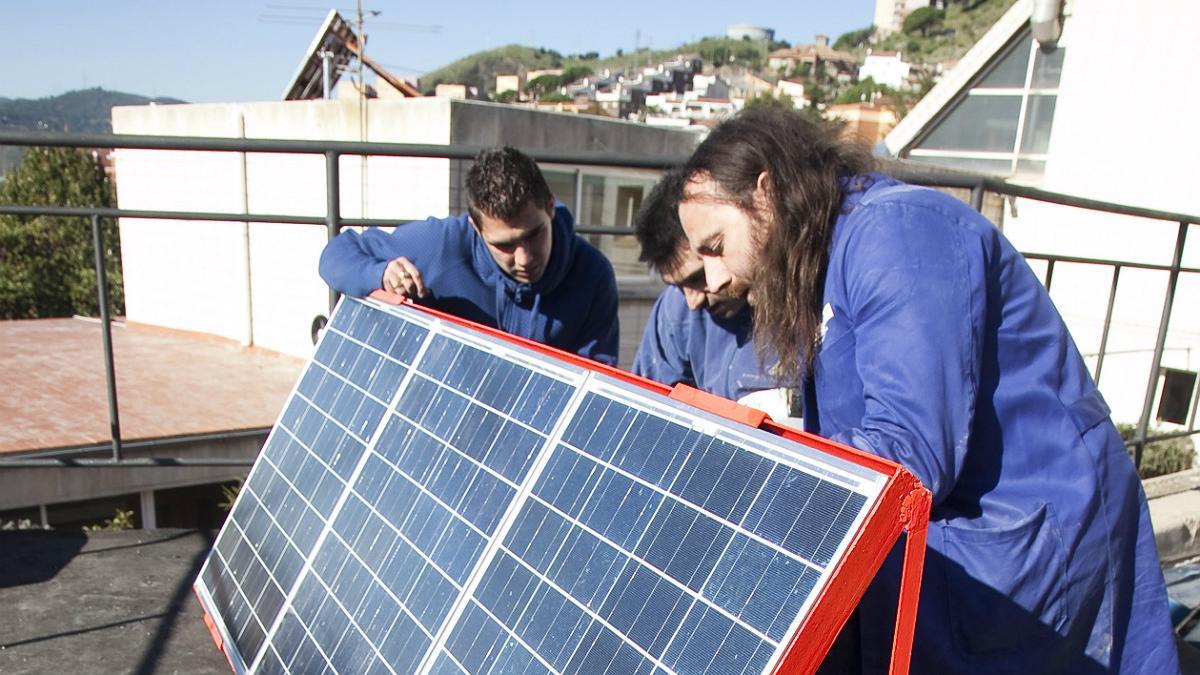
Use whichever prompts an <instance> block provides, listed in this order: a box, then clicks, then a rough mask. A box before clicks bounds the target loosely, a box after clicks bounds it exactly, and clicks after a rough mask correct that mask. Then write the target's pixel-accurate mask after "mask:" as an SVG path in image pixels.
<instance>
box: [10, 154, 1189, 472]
mask: <svg viewBox="0 0 1200 675" xmlns="http://www.w3.org/2000/svg"><path fill="white" fill-rule="evenodd" d="M0 145H14V146H42V147H73V148H105V149H110V148H111V149H143V150H188V151H206V152H237V153H275V154H279V153H283V154H306V155H321V156H324V158H325V178H326V213H325V216H324V217H315V216H292V215H280V214H260V213H213V212H196V211H151V210H134V209H120V208H90V207H59V206H23V205H3V204H0V214H13V215H27V216H67V217H79V218H88V219H90V221H91V225H92V237H93V245H94V247H95V251H96V255H95V271H96V281H97V289H98V290H97V292H98V295H99V298H100V302H99V305H100V314H101V316H100V319H101V323H102V327H103V330H102V335H103V345H102V348H103V353H104V360H105V377H106V382H107V388H108V408H109V419H110V426H111V434H112V439H111V443H109V444H105V445H103V446H88V447H80V448H69V449H61V450H57V451H55V453H54V454H55V455H58V456H54V457H39V458H18V459H6V460H0V468H9V467H72V466H73V467H96V466H127V467H156V466H157V467H161V466H230V465H236V466H243V465H244V466H248V465H250V464H251V463H252V460H248V459H247V460H239V459H226V458H201V457H195V458H186V459H185V458H155V457H147V458H131V459H127V458H124V457H123V454H122V452H123V444H122V440H121V430H120V417H119V410H118V406H117V390H116V378H115V365H114V361H113V353H112V332H111V317H110V316H109V315H108V314H109V312H108V302H107V298H108V293H107V285H108V282H107V273H106V270H105V269H104V259H103V255H102V251H103V250H104V240H103V237H104V232H103V228H101V227H100V219H101V218H137V219H170V220H205V221H230V222H255V223H281V224H302V225H313V226H324V227H325V228H326V231H327V234H328V236H329V237H330V238H332V237H333V236H335V235H336V234H337V233H338V232H339V231H340V230H341V228H343V227H349V226H391V225H395V224H396V221H395V220H394V219H377V218H342V217H341V187H340V170H339V160H340V159H341V157H342V156H344V155H351V156H390V157H416V158H443V159H460V160H470V159H472V158H473V157H474V156H475V154H476V153H477V152H478V151H479V150H480V149H481V148H480V147H478V146H464V145H420V144H405V143H357V142H340V141H309V140H267V139H228V138H196V137H179V136H138V135H103V134H54V133H28V132H0ZM528 154H529V155H530V156H531V157H533V158H534V159H535V160H537V161H539V162H544V163H555V164H567V165H576V166H607V167H620V168H637V169H665V168H668V167H670V166H672V165H675V164H677V163H678V162H679V161H681V160H682V159H683V158H681V157H672V156H631V155H625V154H618V153H606V152H556V151H547V150H533V151H529V152H528ZM886 172H887V173H889V174H891V175H894V176H896V177H897V178H900V179H901V180H905V181H907V182H910V183H914V184H919V185H926V186H932V187H942V188H959V189H966V190H970V203H971V205H972V206H973V207H974V208H975V209H976V210H977V211H982V209H983V204H984V196H985V194H986V193H993V194H997V195H1001V196H1004V197H1012V198H1018V197H1019V198H1024V199H1031V200H1036V201H1040V202H1046V203H1051V204H1058V205H1062V206H1068V207H1074V208H1080V209H1086V210H1090V211H1098V212H1103V213H1111V214H1118V215H1127V216H1136V217H1140V218H1148V219H1152V220H1158V221H1166V222H1173V223H1176V224H1178V235H1177V237H1176V242H1175V248H1174V252H1173V256H1172V262H1171V264H1170V265H1153V264H1145V263H1136V262H1130V261H1120V260H1105V259H1092V258H1079V257H1071V256H1063V255H1052V254H1045V253H1024V255H1025V257H1026V258H1027V259H1030V260H1043V261H1045V262H1046V264H1047V273H1046V278H1045V280H1044V284H1045V286H1046V287H1047V289H1049V287H1050V285H1051V283H1052V281H1053V274H1054V268H1055V265H1056V264H1057V263H1074V264H1088V265H1102V266H1108V267H1111V268H1112V270H1113V272H1112V281H1111V285H1110V288H1109V295H1108V305H1107V312H1106V314H1105V318H1104V324H1103V333H1102V337H1101V341H1100V350H1099V354H1098V357H1097V363H1096V372H1095V375H1094V376H1095V378H1096V380H1097V381H1099V378H1100V374H1101V371H1102V367H1103V364H1104V357H1105V354H1106V351H1107V343H1108V336H1109V328H1110V326H1111V323H1112V315H1113V306H1114V300H1115V297H1116V291H1117V285H1118V280H1119V278H1120V273H1121V270H1122V269H1125V268H1137V269H1148V270H1157V271H1165V272H1167V273H1168V275H1169V276H1168V283H1167V290H1166V294H1165V297H1164V300H1163V306H1162V315H1161V319H1160V322H1159V326H1158V333H1157V339H1156V341H1155V346H1154V356H1153V359H1152V366H1151V370H1150V374H1149V381H1148V382H1147V386H1146V393H1145V398H1144V405H1143V409H1142V412H1141V416H1140V418H1139V421H1138V425H1137V430H1136V435H1135V437H1134V438H1133V439H1131V440H1130V441H1128V442H1127V445H1129V446H1132V448H1133V450H1134V461H1135V463H1136V464H1138V466H1139V467H1140V465H1141V459H1142V453H1143V450H1144V448H1145V446H1146V444H1147V443H1150V442H1153V441H1156V440H1162V439H1170V438H1177V437H1180V436H1189V435H1193V434H1195V433H1197V431H1196V429H1195V426H1194V422H1195V420H1194V416H1193V418H1192V421H1191V423H1190V424H1189V425H1188V428H1187V429H1186V430H1184V431H1179V432H1173V433H1167V434H1160V435H1156V436H1150V435H1148V429H1149V424H1150V417H1151V410H1152V408H1153V403H1154V395H1155V393H1156V392H1157V389H1158V380H1159V377H1160V370H1161V367H1162V357H1163V352H1164V349H1165V345H1166V338H1167V333H1168V328H1169V324H1170V318H1171V312H1172V309H1173V304H1174V299H1175V293H1176V289H1177V287H1178V282H1179V277H1180V274H1182V273H1200V269H1197V268H1190V267H1183V266H1182V260H1183V251H1184V245H1185V242H1186V238H1187V231H1188V227H1189V226H1190V225H1193V224H1197V223H1200V216H1193V215H1188V214H1181V213H1172V212H1168V211H1159V210H1155V209H1148V208H1141V207H1133V206H1126V205H1122V204H1115V203H1111V202H1104V201H1100V200H1094V199H1085V198H1081V197H1075V196H1071V195H1066V194H1061V193H1056V192H1051V191H1048V190H1041V189H1038V188H1031V187H1026V186H1021V185H1014V184H1011V183H1008V182H1006V181H1003V180H1001V179H998V178H992V177H984V176H976V175H968V174H962V173H955V172H947V171H942V170H937V169H935V168H932V167H931V168H929V169H928V170H926V169H915V168H913V167H912V166H911V165H902V164H899V163H897V164H896V165H894V166H888V167H887V168H886ZM576 231H577V232H579V233H581V234H595V235H607V236H630V235H632V234H633V230H632V229H630V228H627V227H626V228H622V227H604V226H596V225H580V226H578V227H576ZM336 300H337V294H336V292H334V291H332V290H331V291H330V307H332V306H333V304H334V303H335V302H336ZM267 431H269V429H267V428H263V429H249V430H238V431H232V432H224V433H219V434H205V435H197V436H195V439H198V440H202V439H215V438H223V437H226V436H229V437H231V438H232V437H246V436H248V435H255V434H265V433H266V432H267ZM192 439H193V437H176V438H171V439H146V440H140V441H136V442H134V443H130V444H128V446H129V447H132V446H137V447H140V448H150V449H153V448H155V447H163V446H167V445H177V444H179V443H180V442H186V441H188V440H192ZM107 449H111V457H110V458H109V459H79V458H78V455H80V454H87V453H90V452H96V451H98V450H101V451H102V450H107ZM68 455H69V456H68Z"/></svg>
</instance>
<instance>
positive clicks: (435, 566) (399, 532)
mask: <svg viewBox="0 0 1200 675" xmlns="http://www.w3.org/2000/svg"><path fill="white" fill-rule="evenodd" d="M406 478H407V476H406ZM351 489H353V488H351ZM355 496H356V497H358V500H359V501H360V502H362V503H363V505H365V506H366V507H367V509H368V510H369V511H370V512H371V514H372V515H375V516H377V517H378V518H379V520H381V521H382V522H383V523H384V524H385V525H387V526H388V527H389V528H391V530H392V531H393V532H395V533H396V536H397V537H399V538H400V539H401V540H403V541H404V543H405V544H407V545H408V546H409V548H411V549H412V550H413V551H415V552H416V553H417V555H419V556H420V557H421V560H423V561H424V562H426V563H428V565H429V566H430V567H432V568H433V569H434V570H435V571H437V572H438V573H439V574H441V575H442V577H444V578H445V579H446V581H448V582H450V584H451V585H453V586H454V588H455V590H457V591H460V592H461V591H462V586H461V585H460V584H459V583H458V582H457V581H455V580H454V577H453V576H452V575H451V574H450V572H449V571H448V570H444V569H442V568H441V567H440V566H439V565H438V564H437V563H436V562H434V560H433V558H431V557H430V556H429V555H428V554H427V553H426V552H425V551H424V550H423V549H421V547H419V546H417V544H416V542H414V541H412V540H411V539H409V538H408V536H406V535H405V534H404V532H403V531H402V530H400V529H399V528H398V527H396V526H395V525H394V524H393V523H392V520H391V519H389V518H388V517H386V516H384V515H383V514H382V513H380V512H379V511H378V510H377V509H376V508H375V506H374V505H373V504H371V503H370V502H368V501H367V500H365V499H363V498H362V497H361V496H359V495H357V494H356V495H355ZM446 510H448V511H451V513H453V511H452V510H450V509H446ZM406 515H412V512H411V511H410V512H408V514H406ZM468 524H469V523H468ZM335 534H338V533H337V532H336V531H335ZM444 534H445V531H444V530H443V535H444ZM480 535H481V536H482V537H483V538H484V539H488V536H487V535H486V534H483V533H480ZM338 538H339V539H342V537H341V535H340V534H339V535H338ZM342 540H343V541H345V539H342ZM438 541H439V542H440V541H441V539H440V538H439V539H438ZM431 548H436V546H433V547H431ZM360 562H363V563H364V564H365V561H362V560H361V557H360ZM368 569H370V567H369V566H368ZM372 575H373V576H376V578H379V577H378V576H377V575H374V572H372ZM389 592H390V590H389ZM397 600H399V598H397ZM430 637H432V635H430Z"/></svg>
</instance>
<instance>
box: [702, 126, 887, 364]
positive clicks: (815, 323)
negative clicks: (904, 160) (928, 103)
mask: <svg viewBox="0 0 1200 675" xmlns="http://www.w3.org/2000/svg"><path fill="white" fill-rule="evenodd" d="M874 168H875V161H874V160H873V158H872V157H871V155H870V153H869V152H868V150H867V149H866V148H864V147H862V146H858V145H854V144H852V143H849V142H846V141H842V140H840V139H839V138H838V135H837V128H836V127H834V126H833V125H831V124H827V123H823V122H820V121H813V120H809V119H806V118H805V117H803V116H801V115H800V114H799V113H795V112H787V111H781V110H765V109H762V108H754V109H749V110H746V111H744V112H742V113H740V114H738V115H737V116H736V117H733V118H731V119H729V120H727V121H725V122H723V123H722V124H720V125H719V126H718V127H717V128H716V129H714V130H713V132H712V133H711V134H710V135H709V136H708V138H707V139H706V140H705V141H704V142H703V143H701V144H700V147H698V148H697V149H696V151H695V153H694V154H693V155H692V157H691V158H690V159H689V160H688V162H687V164H686V165H684V168H683V174H684V178H685V180H688V181H690V180H694V179H696V178H698V177H702V176H705V175H707V176H708V177H711V178H712V179H713V180H714V182H715V183H716V184H717V186H718V188H719V191H720V192H721V193H723V194H722V195H721V197H722V198H723V199H725V200H727V201H728V203H730V204H733V205H735V206H737V207H738V208H739V209H741V210H742V212H743V213H746V214H747V215H749V216H751V219H752V221H753V222H754V225H753V228H754V229H753V233H752V237H753V239H752V242H753V245H754V247H755V249H756V259H757V264H756V269H757V272H756V274H755V286H754V294H755V304H754V331H755V343H756V349H757V351H758V354H759V358H760V360H761V361H762V362H764V363H769V362H770V361H771V360H772V359H773V358H774V357H776V356H777V357H778V358H779V366H778V367H777V371H776V375H778V376H779V377H780V378H781V379H783V380H785V381H796V379H797V378H798V377H799V376H801V375H803V374H805V373H807V372H808V371H809V370H810V369H811V367H812V362H813V358H814V355H815V353H816V346H817V342H818V336H819V332H818V331H819V329H820V325H821V298H822V295H823V293H824V288H823V287H824V280H825V269H826V266H827V264H828V262H829V246H830V243H831V241H832V239H833V226H834V223H835V221H836V220H837V216H838V214H839V212H840V210H841V206H842V201H843V200H844V199H845V197H846V195H847V193H849V192H850V191H851V190H853V189H856V188H855V187H854V186H855V185H856V184H857V181H856V178H857V177H859V176H861V175H863V174H865V173H867V172H869V171H871V170H872V169H874ZM763 172H766V174H767V180H766V192H767V204H766V208H765V209H763V210H765V213H764V212H762V210H760V209H759V208H757V207H756V205H755V203H754V193H755V190H756V188H757V186H758V177H759V175H760V174H762V173H763ZM685 199H686V196H685Z"/></svg>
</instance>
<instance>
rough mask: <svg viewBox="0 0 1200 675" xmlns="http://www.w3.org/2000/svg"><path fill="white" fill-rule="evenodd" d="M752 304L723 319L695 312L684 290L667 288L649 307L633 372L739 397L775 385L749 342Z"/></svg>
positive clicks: (667, 381) (634, 358)
mask: <svg viewBox="0 0 1200 675" xmlns="http://www.w3.org/2000/svg"><path fill="white" fill-rule="evenodd" d="M750 315H751V311H750V308H749V307H745V308H743V309H742V311H740V312H738V313H737V314H735V315H733V316H731V317H728V318H722V317H717V316H713V315H712V314H711V313H710V312H708V311H707V310H692V309H689V308H688V306H687V299H686V298H685V297H684V295H683V291H681V290H679V288H678V287H676V286H668V287H667V288H666V289H665V290H663V292H662V293H661V294H659V296H658V299H657V300H655V301H654V307H652V308H651V309H650V317H649V318H648V319H647V321H646V329H645V330H644V331H643V332H642V342H641V344H640V345H638V350H637V354H636V355H635V356H634V357H633V368H632V370H633V372H634V373H636V374H638V375H641V376H643V377H647V378H649V379H651V380H654V381H655V382H661V383H663V384H666V385H673V384H675V383H676V382H683V383H684V384H688V385H691V386H693V387H695V388H697V389H700V390H702V391H706V392H708V393H710V394H716V395H717V396H721V397H724V398H727V399H729V400H731V401H736V400H738V399H740V398H742V397H743V396H745V395H747V394H750V393H753V392H756V391H760V390H763V389H769V388H773V387H775V386H777V385H776V384H775V383H774V382H773V380H772V378H771V377H770V376H768V375H765V374H763V372H762V369H761V368H760V367H759V365H758V359H757V358H756V357H755V355H754V344H753V343H752V342H751V341H750V325H751V324H750Z"/></svg>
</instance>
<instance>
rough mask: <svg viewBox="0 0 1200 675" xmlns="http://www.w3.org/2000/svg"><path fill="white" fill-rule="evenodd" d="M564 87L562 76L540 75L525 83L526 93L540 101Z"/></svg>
mask: <svg viewBox="0 0 1200 675" xmlns="http://www.w3.org/2000/svg"><path fill="white" fill-rule="evenodd" d="M562 85H563V81H562V76H560V75H539V76H537V77H535V78H533V79H532V80H530V81H528V82H526V83H525V93H527V94H529V95H530V96H532V97H533V98H535V99H540V98H541V97H543V96H545V95H546V94H549V93H551V92H554V91H558V88H559V87H561V86H562Z"/></svg>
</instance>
